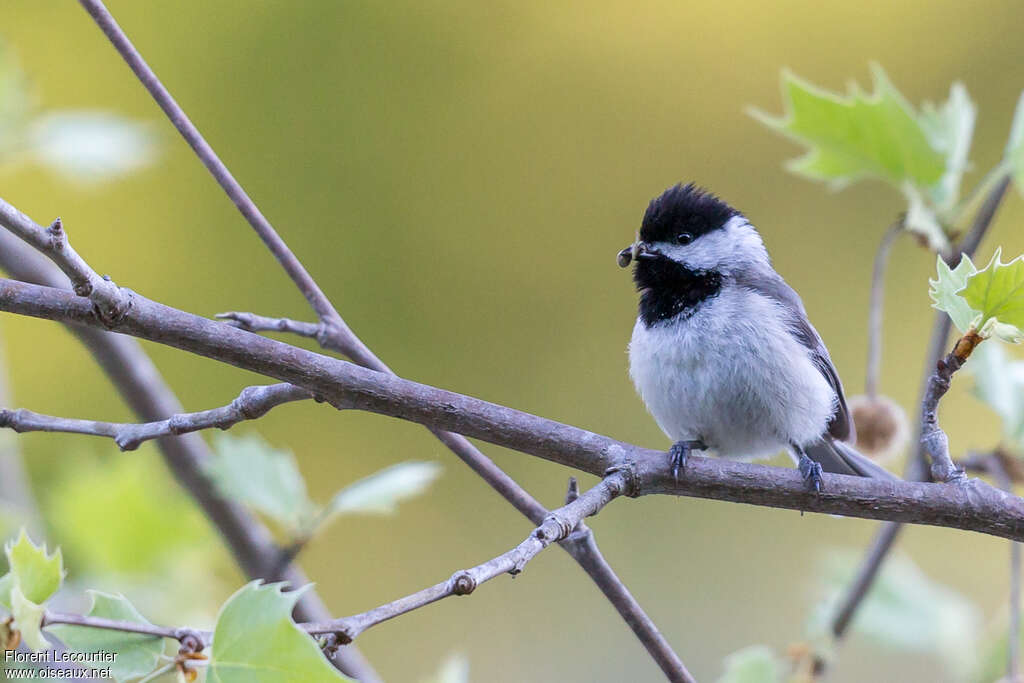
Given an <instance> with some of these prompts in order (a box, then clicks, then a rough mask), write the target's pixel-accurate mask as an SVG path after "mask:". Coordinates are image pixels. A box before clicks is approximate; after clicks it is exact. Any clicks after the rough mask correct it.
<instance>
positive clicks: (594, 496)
mask: <svg viewBox="0 0 1024 683" xmlns="http://www.w3.org/2000/svg"><path fill="white" fill-rule="evenodd" d="M629 486H630V483H629V475H628V474H627V473H626V472H625V471H624V470H616V471H613V472H610V473H609V474H608V476H606V477H605V478H604V479H602V480H601V482H600V483H599V484H597V486H595V487H593V488H592V489H590V490H589V491H587V492H586V493H584V494H583V495H580V496H574V497H573V498H572V500H570V501H568V502H567V503H566V504H565V505H564V506H562V507H560V508H558V509H557V510H553V511H551V512H549V513H548V515H547V516H546V517H545V518H544V520H543V522H542V523H541V524H540V525H539V526H538V527H537V528H536V529H534V530H533V531H532V532H531V533H530V535H529V536H527V537H526V539H525V540H524V541H523V542H522V543H520V544H519V545H517V546H516V547H514V548H512V549H511V550H509V551H507V552H504V553H502V554H501V555H498V556H497V557H495V558H493V559H490V560H487V561H486V562H483V563H481V564H478V565H477V566H475V567H472V568H470V569H462V570H459V571H457V572H455V573H454V574H453V575H452V576H451V577H450V578H449V579H447V580H445V581H442V582H441V583H438V584H435V585H433V586H430V587H429V588H425V589H423V590H421V591H417V592H416V593H413V594H411V595H407V596H405V597H402V598H398V599H397V600H393V601H391V602H389V603H386V604H383V605H380V606H379V607H375V608H374V609H371V610H369V611H367V612H363V613H361V614H356V615H353V616H349V617H343V618H340V619H331V620H329V621H321V622H311V623H302V624H299V627H300V628H302V629H303V630H304V631H306V632H307V633H309V634H311V635H321V634H332V635H335V636H337V638H336V640H335V641H334V644H348V643H351V642H352V641H353V640H354V639H355V638H356V637H358V636H359V635H360V634H362V633H364V632H365V631H366V630H367V629H369V628H372V627H373V626H376V625H378V624H382V623H384V622H385V621H388V620H390V619H394V618H395V617H398V616H401V615H403V614H407V613H409V612H412V611H414V610H417V609H420V608H422V607H426V606H427V605H430V604H432V603H434V602H437V601H438V600H441V599H443V598H447V597H450V596H453V595H469V594H471V593H473V591H475V590H476V589H477V587H479V586H480V584H483V583H486V582H487V581H490V580H491V579H494V578H497V577H499V576H501V575H502V574H511V575H513V576H515V575H516V574H519V573H520V572H522V571H523V569H524V568H525V566H526V564H527V563H528V562H530V560H532V559H533V558H534V557H536V556H537V555H538V554H540V553H541V551H543V550H544V549H545V548H547V547H548V546H550V545H551V544H552V543H555V542H559V541H562V540H565V539H567V538H568V537H570V535H571V534H572V533H574V530H578V529H579V528H580V525H582V524H583V519H584V518H585V517H590V516H592V515H596V514H597V513H598V512H600V511H601V509H603V508H604V507H605V506H606V505H608V503H610V502H611V501H613V500H615V499H616V498H618V497H619V496H621V495H622V494H624V493H627V492H628V490H629ZM52 624H71V625H74V626H81V627H86V628H99V629H107V630H115V631H123V632H126V633H139V634H143V635H149V636H155V637H159V638H172V639H175V640H178V641H179V642H181V644H182V646H183V647H187V648H188V649H190V650H191V651H193V652H199V651H201V650H202V649H204V648H205V647H208V646H209V645H210V643H211V642H212V638H213V634H212V633H211V632H210V631H201V630H196V629H190V628H169V627H164V626H155V625H153V624H145V623H139V622H134V621H122V620H115V619H105V618H102V617H94V616H88V615H78V614H58V613H53V612H47V613H45V615H44V617H43V621H42V626H43V627H46V626H49V625H52ZM680 680H682V681H684V683H696V679H694V678H693V677H692V676H691V675H690V674H689V672H686V671H685V669H684V675H683V677H682V678H681V679H680Z"/></svg>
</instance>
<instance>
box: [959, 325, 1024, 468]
mask: <svg viewBox="0 0 1024 683" xmlns="http://www.w3.org/2000/svg"><path fill="white" fill-rule="evenodd" d="M967 369H968V370H969V371H970V372H971V374H972V375H973V376H974V395H975V396H977V397H978V399H979V400H981V401H983V402H984V403H985V404H987V405H988V406H989V407H990V408H991V409H992V410H993V411H994V412H995V413H996V415H998V416H999V418H1000V420H1001V421H1002V424H1003V438H1004V439H1005V440H1006V441H1008V442H1009V443H1011V444H1014V445H1015V446H1016V447H1017V448H1018V449H1021V448H1022V447H1024V362H1022V361H1019V360H1012V359H1011V358H1010V356H1009V354H1007V353H1006V349H1005V348H1004V347H1003V345H1002V344H982V345H980V346H979V347H978V348H976V349H975V350H974V353H972V354H971V358H970V360H969V361H968V362H967Z"/></svg>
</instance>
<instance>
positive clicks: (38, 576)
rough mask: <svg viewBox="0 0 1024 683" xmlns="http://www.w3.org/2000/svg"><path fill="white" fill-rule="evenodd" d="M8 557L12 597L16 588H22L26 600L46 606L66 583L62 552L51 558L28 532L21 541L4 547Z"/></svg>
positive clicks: (22, 535) (6, 544)
mask: <svg viewBox="0 0 1024 683" xmlns="http://www.w3.org/2000/svg"><path fill="white" fill-rule="evenodd" d="M4 553H5V554H6V555H7V564H8V566H9V567H10V572H9V574H10V576H11V579H10V580H9V581H10V583H9V586H10V588H11V589H12V593H13V589H14V588H18V589H19V590H20V591H21V594H22V597H24V598H25V599H26V600H29V601H31V602H34V603H37V604H42V603H44V602H46V600H47V599H48V598H49V597H50V596H51V595H53V594H54V593H56V592H57V590H58V589H59V588H60V586H61V584H62V583H63V581H64V562H63V559H62V557H61V553H60V549H59V548H58V549H57V550H55V551H54V552H53V554H52V555H48V554H47V552H46V546H45V545H44V546H37V545H36V544H35V543H33V542H32V539H30V538H29V537H28V534H27V533H26V532H25V530H24V529H22V530H21V533H20V534H19V535H18V540H17V541H8V542H7V543H5V544H4ZM5 604H8V603H5Z"/></svg>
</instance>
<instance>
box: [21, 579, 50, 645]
mask: <svg viewBox="0 0 1024 683" xmlns="http://www.w3.org/2000/svg"><path fill="white" fill-rule="evenodd" d="M43 612H45V610H44V609H43V606H42V605H37V604H36V603H34V602H32V601H31V600H29V599H28V598H26V597H25V595H24V593H22V592H21V588H20V587H19V586H18V585H15V586H14V587H13V588H11V616H13V617H14V626H15V627H16V628H17V629H18V630H19V631H21V639H22V641H23V642H24V643H25V644H26V645H28V646H29V647H30V648H32V651H33V652H39V651H40V650H49V649H50V643H49V642H47V640H46V638H43V632H42V629H40V625H41V624H42V623H43Z"/></svg>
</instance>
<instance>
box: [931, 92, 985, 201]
mask: <svg viewBox="0 0 1024 683" xmlns="http://www.w3.org/2000/svg"><path fill="white" fill-rule="evenodd" d="M977 113H978V112H977V109H976V108H975V106H974V103H973V102H972V101H971V98H970V97H969V96H968V95H967V88H965V87H964V86H963V84H962V83H953V85H952V86H951V87H950V89H949V99H948V100H946V101H945V102H944V103H942V105H941V106H938V107H936V106H935V105H933V104H932V103H931V102H925V103H924V104H923V105H922V106H921V115H920V117H919V121H920V123H921V126H922V128H923V129H924V131H925V134H926V135H927V136H928V140H929V141H930V142H931V145H932V147H934V148H935V149H937V150H939V151H940V152H943V153H944V154H945V155H946V172H945V173H944V174H943V176H942V179H941V180H940V181H939V182H938V183H937V184H935V185H933V186H932V187H931V188H930V200H931V204H932V205H933V206H935V207H936V208H937V209H938V210H939V211H940V212H943V213H944V214H945V215H944V217H946V218H952V217H951V216H949V215H948V212H950V211H951V210H952V209H953V208H954V206H955V205H956V202H957V200H958V199H959V197H960V181H961V180H962V179H963V175H964V171H965V170H966V169H967V162H968V159H967V155H968V153H969V152H970V149H971V139H972V138H973V137H974V122H975V119H976V118H977Z"/></svg>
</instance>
